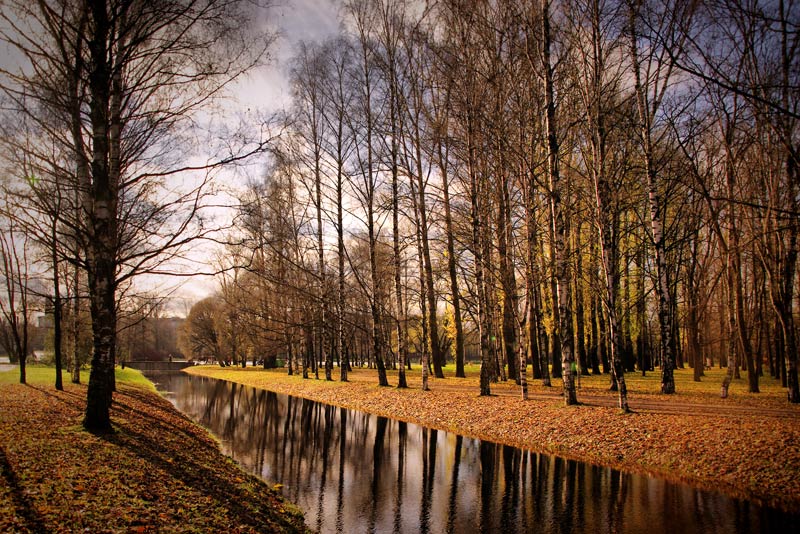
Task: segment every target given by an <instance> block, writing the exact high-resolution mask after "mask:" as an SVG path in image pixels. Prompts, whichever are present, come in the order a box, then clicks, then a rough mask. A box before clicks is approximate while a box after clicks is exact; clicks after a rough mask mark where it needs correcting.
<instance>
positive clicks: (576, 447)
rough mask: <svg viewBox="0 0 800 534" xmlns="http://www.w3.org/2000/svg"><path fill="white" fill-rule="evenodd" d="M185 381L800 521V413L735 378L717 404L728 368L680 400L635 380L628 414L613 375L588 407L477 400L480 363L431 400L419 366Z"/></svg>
mask: <svg viewBox="0 0 800 534" xmlns="http://www.w3.org/2000/svg"><path fill="white" fill-rule="evenodd" d="M335 371H338V369H336V370H335ZM186 372H189V373H191V374H197V375H202V376H209V377H214V378H221V379H225V380H230V381H234V382H237V383H240V384H245V385H250V386H254V387H258V388H263V389H268V390H271V391H276V392H279V393H286V394H290V395H294V396H297V397H302V398H307V399H311V400H315V401H319V402H324V403H327V404H333V405H336V406H341V407H345V408H350V409H356V410H362V411H366V412H370V413H375V414H377V415H382V416H386V417H392V418H395V419H399V420H402V421H407V422H412V423H418V424H422V425H425V426H429V427H431V428H437V429H440V430H447V431H450V432H455V433H459V434H462V435H465V436H469V437H474V438H480V439H486V440H490V441H494V442H497V443H502V444H506V445H512V446H516V447H521V448H525V449H530V450H533V451H536V452H543V453H549V454H556V455H559V456H562V457H565V458H570V459H576V460H582V461H586V462H590V463H593V464H597V465H603V466H610V467H614V468H617V469H621V470H624V471H629V472H635V473H642V474H648V475H653V476H658V477H662V478H667V479H670V480H673V481H680V482H684V483H688V484H691V485H692V486H695V487H698V488H701V489H706V490H710V491H722V492H724V493H727V494H729V495H731V496H734V497H738V498H743V499H748V500H751V501H754V502H756V503H759V504H766V505H769V506H773V507H777V508H781V509H783V510H787V511H792V512H795V513H797V512H800V406H792V405H788V404H787V402H786V396H785V390H783V389H782V388H780V384H776V383H775V382H774V381H772V380H771V379H763V380H762V383H761V389H762V393H759V394H748V393H746V381H745V380H737V381H735V382H734V384H733V385H732V387H731V396H730V397H729V398H728V399H720V398H719V384H720V383H721V380H722V374H723V371H722V370H710V371H707V375H708V376H706V377H705V378H704V379H703V382H700V383H696V382H693V381H692V375H691V370H689V369H686V370H677V371H676V387H677V390H678V394H677V395H672V396H667V395H661V394H659V393H658V384H659V378H658V376H657V374H653V375H652V376H648V377H644V378H643V377H641V376H638V375H628V376H627V377H626V378H627V379H628V388H629V401H630V405H631V408H632V409H633V410H634V413H632V414H628V415H623V414H621V412H620V411H619V409H618V408H616V396H615V395H616V394H615V393H611V392H609V391H608V380H609V378H608V376H607V375H605V376H584V377H582V378H581V384H580V389H579V390H578V399H579V401H581V402H582V404H581V405H580V406H571V407H565V406H564V405H563V400H562V399H561V397H560V387H561V382H560V380H558V379H554V380H553V384H554V387H552V388H545V387H543V386H541V385H540V384H539V383H538V381H535V382H534V381H531V384H530V394H531V398H530V399H529V400H528V401H523V400H522V399H521V398H520V392H519V387H518V386H515V385H514V383H513V382H506V383H498V384H493V385H492V392H493V396H491V397H480V396H478V391H479V388H478V373H479V370H478V367H477V366H468V367H467V378H463V379H459V378H453V374H454V373H453V370H452V369H448V370H446V376H448V377H449V378H445V379H435V378H433V377H431V381H430V387H431V390H430V391H428V392H423V391H421V389H420V378H419V374H420V373H419V369H418V368H415V370H414V371H413V372H412V373H410V374H409V375H408V378H409V386H410V388H409V389H406V390H398V389H396V388H381V387H379V386H377V385H376V384H377V375H376V371H374V370H366V369H355V370H354V371H353V372H351V373H350V375H349V378H350V382H348V383H342V382H338V381H333V382H326V381H325V380H316V379H314V378H311V379H308V380H304V379H302V378H301V377H300V376H288V375H287V374H286V371H285V370H284V369H278V370H266V371H265V370H262V369H259V368H247V369H241V368H225V369H223V368H220V367H217V366H198V367H194V368H190V369H187V370H186ZM337 376H338V373H337ZM389 381H390V383H391V384H396V383H397V375H396V372H391V371H390V372H389Z"/></svg>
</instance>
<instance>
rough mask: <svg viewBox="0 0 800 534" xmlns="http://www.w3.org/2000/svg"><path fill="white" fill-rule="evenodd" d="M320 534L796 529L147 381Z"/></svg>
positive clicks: (266, 403) (197, 387) (722, 499)
mask: <svg viewBox="0 0 800 534" xmlns="http://www.w3.org/2000/svg"><path fill="white" fill-rule="evenodd" d="M149 378H150V379H151V380H153V381H154V382H156V385H157V387H158V389H159V390H160V391H161V392H162V393H164V394H165V396H166V397H167V398H168V399H170V401H171V402H172V403H173V404H174V405H175V406H176V407H177V408H178V409H179V410H181V411H182V412H183V413H185V414H186V415H188V416H189V417H191V418H192V419H193V420H195V421H197V422H198V423H200V424H202V425H203V426H205V427H207V428H208V429H209V430H210V431H211V432H212V433H213V434H214V435H216V436H217V438H219V439H220V440H221V442H222V445H223V449H224V452H225V453H226V454H228V455H230V456H231V457H233V459H234V460H236V461H237V462H238V463H239V464H241V465H242V467H243V468H244V469H246V470H247V471H249V472H251V473H253V474H255V475H257V476H260V477H262V478H263V479H265V480H266V481H268V482H274V483H278V484H280V485H281V486H282V489H281V491H282V493H283V495H284V496H285V497H286V498H288V499H289V500H291V501H292V502H294V503H296V504H298V505H299V506H300V507H301V508H302V509H303V511H304V513H305V518H306V524H307V525H308V527H309V528H311V529H312V530H315V531H318V532H347V533H351V532H352V533H355V532H379V533H384V532H414V533H416V532H421V533H439V532H454V533H473V532H502V533H514V532H520V533H521V532H541V533H549V532H553V533H556V532H646V533H647V534H658V533H676V532H677V533H679V534H686V533H690V532H753V533H756V532H797V531H798V529H800V527H798V517H797V516H794V515H791V514H786V513H782V512H780V511H778V510H774V509H770V508H765V507H760V506H757V505H755V504H751V503H748V502H746V501H739V500H736V499H731V498H730V497H727V496H725V495H722V494H719V493H711V492H706V491H698V490H695V489H693V488H691V487H689V486H686V485H682V484H674V483H670V482H667V481H664V480H661V479H657V478H651V477H646V476H640V475H633V474H626V473H620V472H619V471H616V470H614V469H610V468H606V467H598V466H593V465H590V464H585V463H581V462H576V461H572V460H565V459H562V458H558V457H554V456H548V455H543V454H537V453H535V452H531V451H526V450H522V449H517V448H514V447H508V446H504V445H498V444H495V443H491V442H487V441H481V440H477V439H471V438H466V437H462V436H458V435H456V434H452V433H449V432H444V431H437V430H433V429H428V428H424V427H422V426H419V425H415V424H410V423H403V422H400V421H395V420H392V419H387V418H385V417H378V416H375V415H370V414H366V413H363V412H357V411H352V410H346V409H342V408H336V407H332V406H328V405H325V404H320V403H317V402H313V401H308V400H304V399H298V398H293V397H290V396H287V395H281V394H276V393H272V392H267V391H263V390H257V389H254V388H251V387H247V386H241V385H238V384H233V383H230V382H225V381H221V380H215V379H209V378H205V377H197V376H191V375H187V374H184V373H163V374H151V375H150V376H149Z"/></svg>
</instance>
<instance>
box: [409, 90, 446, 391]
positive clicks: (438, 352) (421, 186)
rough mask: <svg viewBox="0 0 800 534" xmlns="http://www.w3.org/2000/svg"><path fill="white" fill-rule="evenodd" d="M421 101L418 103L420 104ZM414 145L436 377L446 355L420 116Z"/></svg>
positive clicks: (416, 123)
mask: <svg viewBox="0 0 800 534" xmlns="http://www.w3.org/2000/svg"><path fill="white" fill-rule="evenodd" d="M419 104H421V103H418V105H419ZM414 146H415V148H416V152H417V154H416V158H415V159H416V163H417V164H416V175H417V184H418V185H417V194H418V198H419V200H418V201H417V203H418V205H417V207H418V214H419V223H420V226H419V231H420V239H421V243H422V259H423V262H424V268H425V293H426V295H427V305H428V331H429V333H430V340H431V355H432V357H433V371H434V374H435V375H436V378H444V371H443V370H442V366H444V364H445V355H444V353H443V352H442V346H441V344H440V343H439V324H438V318H437V317H438V314H437V312H436V292H435V290H434V287H433V265H432V264H431V249H430V243H429V240H428V209H427V206H426V202H425V179H424V177H423V176H422V139H421V136H420V131H419V118H417V120H415V121H414Z"/></svg>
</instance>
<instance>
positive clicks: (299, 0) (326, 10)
mask: <svg viewBox="0 0 800 534" xmlns="http://www.w3.org/2000/svg"><path fill="white" fill-rule="evenodd" d="M340 6H341V0H279V2H277V3H276V4H275V5H274V7H272V8H270V9H269V10H265V11H262V12H261V18H262V20H261V23H262V24H264V25H266V26H267V27H269V28H271V29H273V30H274V31H275V32H277V35H278V38H277V40H276V42H275V46H274V47H273V49H272V51H271V56H272V57H271V61H270V62H269V64H268V65H267V66H265V67H263V68H260V69H258V70H256V71H254V72H252V73H250V75H249V76H248V77H247V78H245V79H243V80H242V81H241V82H240V83H239V84H238V86H237V88H236V90H235V94H236V100H237V102H236V104H235V105H236V107H238V108H239V109H240V110H242V111H243V110H253V111H255V110H258V111H260V112H262V113H264V114H265V115H268V114H270V113H273V112H276V111H280V110H281V109H282V108H283V107H285V106H287V105H288V104H289V101H290V97H291V91H290V86H289V83H288V73H289V69H290V62H291V59H292V57H293V56H294V54H295V52H296V50H297V48H298V45H299V43H301V42H303V41H306V42H311V41H316V42H321V41H323V40H325V39H326V38H328V37H331V36H333V35H335V34H336V33H337V32H338V30H339V9H340ZM251 172H254V173H257V172H259V169H258V167H257V166H256V168H254V169H252V170H251ZM239 178H240V179H242V178H241V177H239ZM203 248H205V247H203ZM198 253H199V254H200V255H201V256H203V259H211V258H209V257H208V256H213V255H214V252H213V251H206V250H203V251H198ZM152 282H154V281H152ZM174 282H175V281H174V280H170V279H167V280H161V281H160V282H156V284H157V285H158V286H160V288H161V289H166V288H167V287H169V286H171V285H173V284H174ZM216 289H217V283H216V282H215V280H214V279H213V278H212V277H208V276H198V277H195V278H191V279H184V280H183V282H182V286H181V287H180V288H179V289H178V290H177V291H176V292H175V302H174V305H173V306H172V308H173V311H174V312H176V313H184V311H188V306H191V304H192V303H193V302H196V301H197V300H200V299H202V298H204V297H206V296H208V295H210V294H211V293H213V292H214V291H215V290H216Z"/></svg>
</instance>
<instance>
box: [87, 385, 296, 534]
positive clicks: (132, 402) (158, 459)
mask: <svg viewBox="0 0 800 534" xmlns="http://www.w3.org/2000/svg"><path fill="white" fill-rule="evenodd" d="M150 395H151V393H140V392H137V391H130V390H129V391H126V392H125V396H127V397H128V398H129V400H124V397H123V398H122V399H120V400H119V401H115V405H116V409H117V410H119V409H124V410H126V411H129V412H131V413H132V414H135V415H134V416H133V417H131V418H130V419H129V420H126V419H122V420H120V419H118V418H117V419H116V420H115V421H114V425H115V427H116V429H117V431H116V432H114V433H112V434H106V435H103V436H100V437H101V439H104V440H106V441H107V442H109V443H112V444H114V445H116V446H118V447H120V448H123V449H125V450H127V451H128V452H129V453H130V454H131V455H132V456H136V457H138V458H140V459H141V460H143V461H145V462H146V463H147V464H149V465H150V466H152V468H153V469H159V470H162V471H164V472H166V473H169V475H170V476H171V477H173V478H174V479H175V480H178V481H180V482H182V483H183V484H185V485H186V486H187V487H189V488H191V489H192V490H193V491H195V492H197V493H198V494H200V495H203V496H205V497H207V498H208V499H210V500H211V501H213V505H217V506H220V507H221V508H224V509H225V510H227V511H228V512H229V514H230V516H231V517H235V518H236V521H237V523H238V525H240V526H250V527H253V528H255V529H263V528H264V526H265V525H271V526H272V528H273V529H274V531H275V532H283V531H296V530H297V526H298V524H299V521H297V522H296V523H293V522H291V521H290V520H288V519H287V518H286V517H285V516H284V515H283V514H280V513H277V512H276V511H274V510H273V507H272V506H270V504H273V505H276V503H277V501H275V500H274V499H275V498H276V497H277V494H275V497H273V501H272V503H269V502H267V503H266V504H267V505H265V499H264V498H263V495H259V494H258V492H257V491H255V490H254V489H253V487H252V484H242V483H241V482H242V481H243V479H248V478H250V477H251V475H249V474H247V473H245V472H244V471H242V470H240V469H239V468H238V467H236V466H235V465H234V464H233V463H232V462H227V461H226V462H224V463H222V462H220V458H221V453H220V451H219V448H218V445H217V444H216V442H214V441H213V440H212V439H211V437H210V436H209V439H208V440H203V439H198V438H199V437H200V436H199V435H198V432H197V431H194V432H193V430H194V429H193V428H192V427H193V426H194V425H195V423H192V422H191V421H190V420H188V419H187V418H185V417H184V416H183V415H182V414H179V413H177V411H175V410H173V409H172V406H171V405H170V406H165V405H163V404H161V405H159V403H158V401H155V402H153V400H152V398H151V397H149V396H150ZM139 402H141V403H143V406H141V405H140V406H139V407H137V406H136V405H137V404H138V403H139ZM165 402H166V401H165ZM148 410H152V412H148ZM168 410H169V411H168ZM159 415H163V416H166V417H169V419H166V418H162V417H159ZM183 425H185V427H183V428H182V426H183ZM168 434H172V435H176V434H177V435H183V436H185V438H182V439H185V440H191V443H192V447H191V448H189V449H188V450H177V447H165V446H164V436H166V435H168ZM171 452H174V453H175V455H174V456H172V455H170V453H171ZM253 478H254V477H253ZM248 482H250V481H248ZM259 482H260V481H259ZM276 506H277V505H276Z"/></svg>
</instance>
